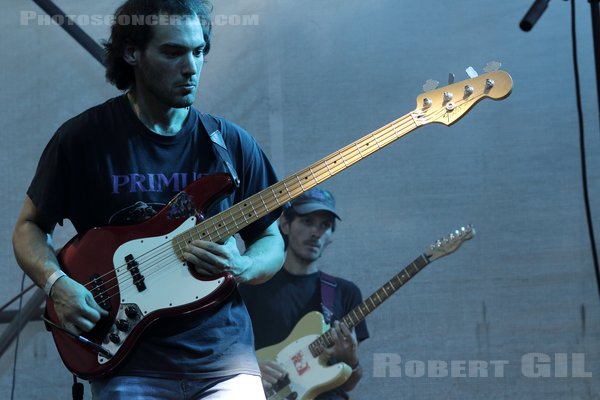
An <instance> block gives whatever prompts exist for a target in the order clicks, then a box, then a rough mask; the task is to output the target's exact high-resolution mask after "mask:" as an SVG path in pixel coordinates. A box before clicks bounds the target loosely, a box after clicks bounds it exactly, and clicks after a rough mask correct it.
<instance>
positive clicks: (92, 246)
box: [47, 174, 236, 379]
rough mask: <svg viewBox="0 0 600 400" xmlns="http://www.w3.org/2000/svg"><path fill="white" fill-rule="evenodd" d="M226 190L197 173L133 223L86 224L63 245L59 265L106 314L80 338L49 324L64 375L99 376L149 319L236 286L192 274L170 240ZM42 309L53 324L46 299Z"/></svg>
mask: <svg viewBox="0 0 600 400" xmlns="http://www.w3.org/2000/svg"><path fill="white" fill-rule="evenodd" d="M232 189H233V184H232V181H231V178H230V177H229V175H226V174H215V175H210V176H207V177H203V178H201V179H199V180H197V181H195V182H194V183H192V184H191V185H189V186H188V187H186V188H185V189H184V191H182V192H180V193H178V194H177V195H176V196H175V197H174V198H173V199H172V200H171V201H170V202H169V204H167V205H166V206H165V207H164V208H163V209H162V210H161V211H160V212H159V213H158V214H156V215H155V216H153V217H152V218H151V219H149V220H147V221H145V222H143V223H141V224H137V225H130V226H109V227H102V228H94V229H91V230H89V231H86V232H85V233H83V234H81V235H78V236H76V237H74V238H73V239H71V241H70V242H69V243H67V245H65V247H64V248H63V249H62V250H61V252H60V253H59V255H58V259H59V262H60V264H61V268H62V270H63V271H64V272H65V273H66V274H67V275H68V276H69V277H71V278H72V279H74V280H75V281H77V282H79V283H81V284H82V285H84V286H85V287H86V288H87V289H88V290H90V292H91V293H92V295H93V296H94V298H95V300H96V302H98V304H100V306H101V307H103V308H104V309H106V310H107V311H109V316H108V317H106V318H102V319H101V320H100V321H99V322H98V324H97V325H96V326H95V327H94V329H93V330H92V331H90V332H87V333H85V334H83V335H82V336H83V338H77V337H74V336H73V335H69V334H67V333H66V332H65V331H64V330H61V329H57V328H56V327H54V328H52V334H53V337H54V341H55V343H56V346H57V349H58V352H59V354H60V356H61V358H62V360H63V362H64V363H65V365H66V366H67V368H68V369H69V370H70V371H71V372H73V373H74V374H75V375H77V376H79V377H80V378H83V379H91V378H98V377H101V376H104V375H107V374H109V373H111V372H113V371H114V370H115V369H116V368H117V367H118V366H119V365H120V364H121V363H122V362H123V360H125V358H126V357H127V355H128V354H129V353H130V351H131V350H132V348H133V347H134V346H135V343H136V340H137V339H138V338H139V336H140V335H141V334H142V332H143V331H144V330H145V328H147V327H148V326H149V325H150V324H152V323H153V322H155V321H157V320H159V319H161V318H168V317H174V316H182V315H188V314H190V313H197V312H200V311H202V310H205V309H206V308H208V307H211V306H213V305H215V304H218V303H221V302H222V301H224V300H225V299H227V298H228V297H229V296H230V294H231V293H232V292H233V291H234V289H235V287H236V283H235V280H234V279H233V277H232V276H231V275H229V274H223V275H220V276H215V277H211V279H206V278H203V277H200V276H199V275H197V274H195V271H194V270H193V268H191V267H188V265H187V264H186V263H185V262H184V260H183V259H182V258H181V252H182V244H181V240H180V238H179V240H174V238H175V237H176V236H178V235H179V236H180V235H181V234H183V233H184V232H186V231H188V230H190V228H193V227H194V226H195V225H196V224H197V223H198V222H200V221H201V220H202V219H203V216H202V215H203V213H204V212H205V211H206V209H207V208H208V207H209V206H210V205H211V204H213V203H214V202H215V201H217V200H219V199H221V198H223V197H224V196H226V195H227V194H228V193H230V192H231V190H232ZM47 314H48V319H49V320H50V321H51V322H53V323H54V324H56V325H60V321H59V320H58V318H57V315H56V312H55V308H54V304H53V302H52V300H51V299H48V301H47Z"/></svg>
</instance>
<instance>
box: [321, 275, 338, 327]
mask: <svg viewBox="0 0 600 400" xmlns="http://www.w3.org/2000/svg"><path fill="white" fill-rule="evenodd" d="M320 276H321V309H322V310H323V317H325V322H326V323H327V324H331V318H333V299H334V298H335V288H336V287H337V285H338V284H337V281H336V280H335V277H333V276H331V275H329V274H326V273H325V272H323V271H320Z"/></svg>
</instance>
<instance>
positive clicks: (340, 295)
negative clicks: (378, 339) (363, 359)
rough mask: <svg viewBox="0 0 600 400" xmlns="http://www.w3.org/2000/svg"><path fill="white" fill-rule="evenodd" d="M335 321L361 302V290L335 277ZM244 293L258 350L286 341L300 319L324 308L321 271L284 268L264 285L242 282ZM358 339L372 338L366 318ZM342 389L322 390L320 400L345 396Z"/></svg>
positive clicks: (358, 330)
mask: <svg viewBox="0 0 600 400" xmlns="http://www.w3.org/2000/svg"><path fill="white" fill-rule="evenodd" d="M335 280H336V282H337V287H336V288H335V293H334V300H333V316H332V318H331V320H332V321H335V320H341V319H342V317H344V316H345V315H346V314H348V313H349V312H350V311H352V309H354V307H356V306H357V305H358V304H360V303H361V302H362V295H361V292H360V289H359V288H358V287H357V286H356V285H355V284H354V283H353V282H350V281H348V280H345V279H342V278H338V277H336V278H335ZM239 291H240V293H241V294H242V297H243V299H244V302H245V303H246V307H247V308H248V313H249V314H250V319H251V320H252V326H253V328H254V345H255V347H256V349H262V348H263V347H267V346H271V345H273V344H277V343H280V342H282V341H283V340H285V339H286V338H287V337H288V335H289V334H290V333H291V331H292V330H293V329H294V326H295V325H296V323H298V321H299V320H300V319H301V318H302V317H303V316H305V315H306V314H307V313H309V312H311V311H319V312H322V309H321V274H320V273H319V272H315V273H313V274H308V275H293V274H291V273H289V272H288V271H287V270H285V268H282V269H281V270H280V271H279V272H278V273H277V274H276V275H275V276H274V277H273V278H271V279H270V280H269V281H267V282H265V283H263V284H261V285H241V286H240V287H239ZM355 332H356V338H357V339H358V341H359V342H361V341H363V340H365V339H367V338H368V337H369V331H368V330H367V324H366V322H365V321H364V320H363V321H362V322H360V323H359V324H358V325H356V327H355ZM346 398H347V396H346V394H345V393H344V391H343V390H342V389H340V388H338V389H337V390H334V391H331V392H326V393H323V394H322V395H320V396H318V397H317V399H318V400H324V399H346Z"/></svg>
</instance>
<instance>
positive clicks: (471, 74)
mask: <svg viewBox="0 0 600 400" xmlns="http://www.w3.org/2000/svg"><path fill="white" fill-rule="evenodd" d="M465 72H466V73H467V75H469V78H477V77H478V76H479V74H478V73H477V71H475V68H473V67H468V68H467V69H466V70H465Z"/></svg>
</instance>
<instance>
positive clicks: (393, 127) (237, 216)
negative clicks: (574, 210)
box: [99, 114, 414, 298]
mask: <svg viewBox="0 0 600 400" xmlns="http://www.w3.org/2000/svg"><path fill="white" fill-rule="evenodd" d="M407 123H408V124H407ZM399 124H401V125H400V126H399V127H398V126H397V125H399ZM412 124H414V121H413V119H412V117H411V115H410V114H408V115H406V116H403V117H401V118H399V119H398V120H396V121H393V122H391V123H389V124H388V125H386V126H384V127H382V128H380V129H379V130H378V131H375V132H373V133H371V134H367V135H366V137H365V138H368V137H370V136H371V137H373V138H374V136H376V135H379V136H382V137H383V140H377V139H376V138H374V139H375V142H376V143H378V144H377V146H378V147H379V148H382V147H384V146H385V145H387V144H390V143H391V142H393V141H394V140H396V139H397V138H399V137H401V136H403V135H404V134H406V133H408V132H402V134H401V135H400V136H399V135H398V134H397V132H396V131H397V129H398V128H400V130H402V131H403V130H404V129H405V128H406V127H407V125H412ZM382 133H384V135H381V134H382ZM389 133H392V135H391V136H397V137H392V139H391V140H389V139H390V135H389ZM363 140H364V138H363ZM357 143H358V142H354V143H352V144H350V145H348V146H346V148H344V149H341V150H339V151H338V152H336V153H334V154H333V156H334V157H335V156H338V154H339V157H340V158H342V159H351V158H352V159H353V158H356V156H357V155H358V156H359V160H360V159H362V158H364V157H362V155H361V154H360V149H359V148H357V146H356V144H357ZM379 143H383V144H382V145H381V146H380V145H379ZM344 150H346V151H344ZM371 153H372V152H371ZM360 157H361V158H360ZM328 158H331V156H330V157H328ZM355 162H356V161H354V162H353V164H354V163H355ZM317 164H319V163H317ZM320 164H323V162H321V163H320ZM343 169H345V168H343ZM343 169H342V170H343ZM326 170H327V171H328V172H329V174H326V173H325V172H326ZM296 175H298V174H296ZM312 175H315V176H316V177H317V178H319V179H320V180H321V181H323V180H325V179H323V178H322V177H323V176H325V175H329V176H332V174H331V171H330V169H329V168H328V166H327V165H326V166H324V167H323V166H319V168H318V169H315V170H313V171H312ZM293 178H294V176H291V177H290V178H288V179H287V180H293ZM290 189H291V190H292V192H296V191H297V190H300V193H301V192H303V191H304V187H303V185H302V184H301V182H298V183H296V184H292V185H290V186H289V187H287V190H288V191H289V190H290ZM248 200H249V199H246V201H245V203H249V201H248ZM261 200H262V198H261ZM262 202H263V203H264V204H265V208H266V209H267V211H268V209H269V207H272V209H274V208H276V207H279V206H280V205H279V204H275V203H278V202H277V201H276V202H272V201H270V200H268V201H267V202H265V201H264V200H262ZM234 207H235V206H234ZM229 214H231V215H232V218H231V219H232V222H233V224H234V225H236V226H238V223H237V221H238V220H239V221H240V222H241V221H242V219H244V220H245V219H246V216H245V215H242V213H241V212H237V213H236V212H230V213H229ZM243 214H245V212H243ZM215 217H216V216H214V217H211V218H209V219H207V220H206V221H203V225H206V224H209V225H210V224H211V223H212V225H213V229H214V231H216V232H215V233H216V234H217V235H219V230H221V229H223V228H224V229H225V232H229V231H230V229H231V223H227V222H225V220H224V218H223V217H222V216H221V219H222V221H223V223H222V224H217V223H216V222H215V221H214V219H215ZM194 228H198V225H196V226H195V227H194ZM194 228H191V229H190V230H189V231H187V232H185V233H184V234H180V235H179V237H181V236H184V235H185V234H188V236H190V237H191V238H194V233H193V232H192V233H190V231H192V230H194ZM207 236H208V237H209V240H212V238H211V236H212V235H211V234H210V233H208V235H207ZM219 236H221V235H219ZM177 238H178V237H177V236H176V238H175V239H173V241H176V240H177ZM186 242H187V240H186ZM166 245H168V243H163V244H161V245H159V246H157V247H156V248H154V249H152V250H150V251H148V252H147V253H146V254H144V255H142V256H138V257H136V259H135V260H136V261H137V262H138V268H139V269H140V271H141V270H142V269H144V275H148V274H149V272H148V271H150V270H151V269H152V268H153V267H155V266H156V265H157V264H161V263H162V262H163V261H165V260H166V259H167V258H168V257H169V256H170V255H171V254H172V253H171V251H170V248H169V247H167V248H165V249H161V247H163V246H166ZM157 250H158V252H157ZM163 254H165V255H166V257H162V258H159V257H160V256H161V255H163ZM144 256H147V257H149V259H148V260H145V259H144ZM147 263H151V264H150V265H146V264H147ZM177 264H179V262H178V263H177ZM121 268H123V269H124V268H126V264H123V265H122V266H121ZM118 269H119V268H117V270H118ZM128 272H129V271H124V272H123V273H122V274H123V275H125V279H123V281H122V283H123V284H124V283H129V282H128V281H133V280H134V278H133V276H132V274H131V273H128ZM108 274H110V272H108V273H107V274H105V275H104V276H103V277H105V276H106V275H108ZM115 279H117V278H111V279H110V280H107V281H106V283H110V282H111V281H113V280H115ZM117 286H118V284H117V285H115V286H112V287H110V288H108V289H105V290H104V292H102V293H100V294H99V296H101V295H106V292H108V291H110V290H112V289H114V288H115V287H117ZM124 289H125V287H124ZM111 297H112V296H109V298H111Z"/></svg>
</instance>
